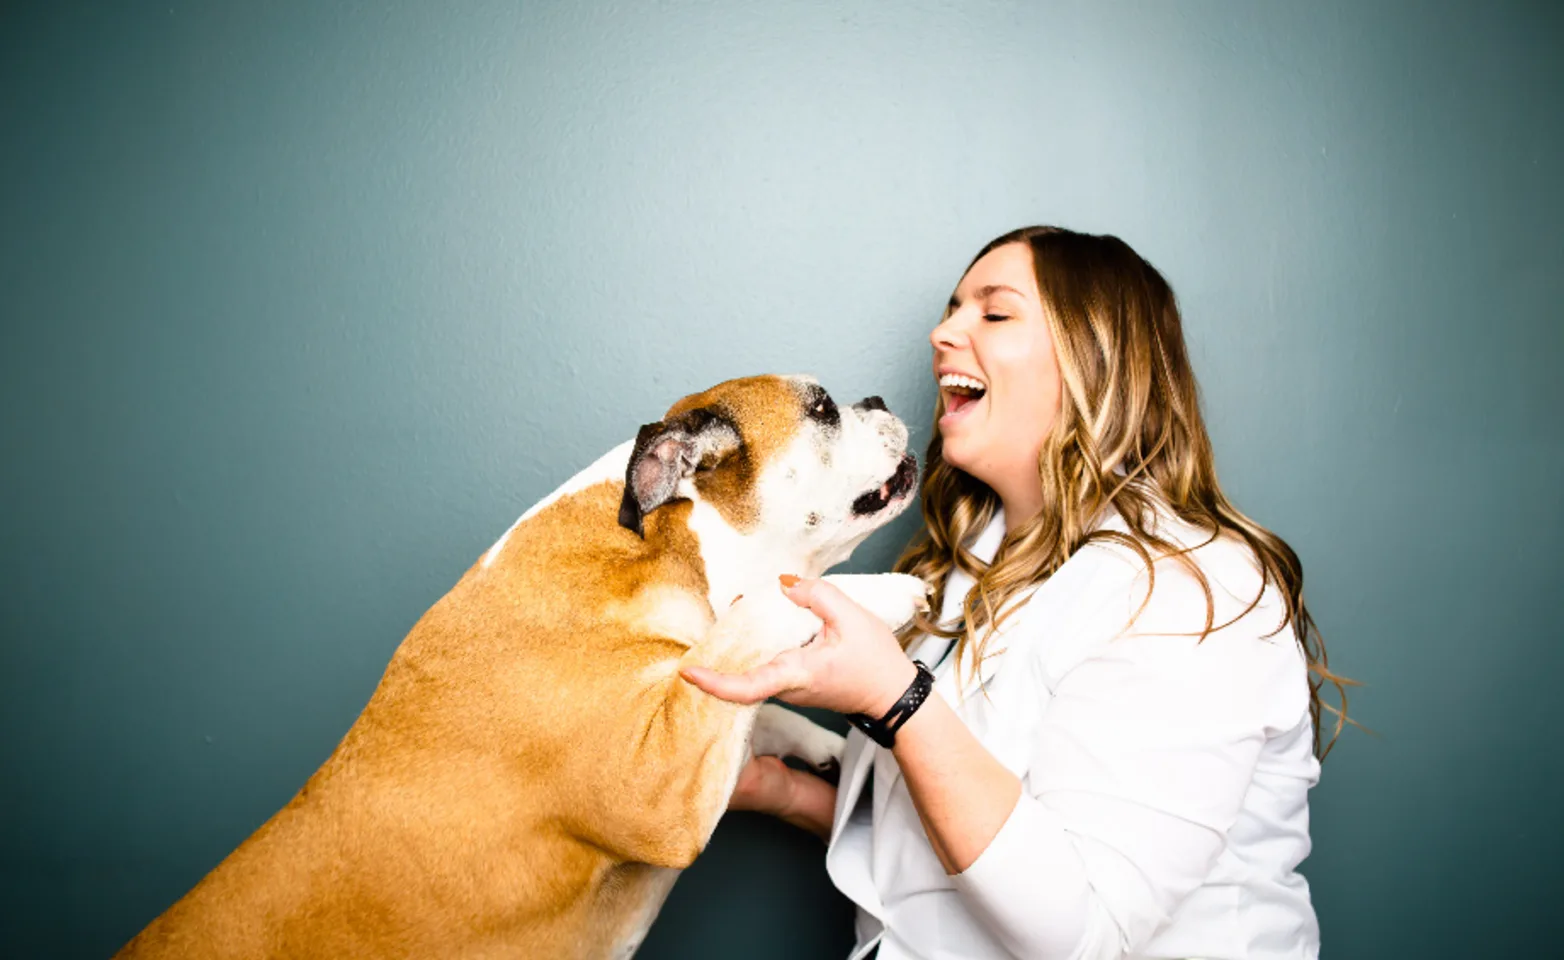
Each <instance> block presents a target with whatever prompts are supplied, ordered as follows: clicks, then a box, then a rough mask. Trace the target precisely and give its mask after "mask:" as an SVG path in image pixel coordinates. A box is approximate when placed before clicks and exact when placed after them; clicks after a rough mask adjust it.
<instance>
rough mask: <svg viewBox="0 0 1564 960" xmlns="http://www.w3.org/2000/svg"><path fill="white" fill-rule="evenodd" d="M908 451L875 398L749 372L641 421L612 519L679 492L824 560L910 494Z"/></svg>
mask: <svg viewBox="0 0 1564 960" xmlns="http://www.w3.org/2000/svg"><path fill="white" fill-rule="evenodd" d="M917 479H918V462H917V459H916V458H915V457H913V456H912V455H911V454H909V453H908V452H907V428H906V426H905V425H904V424H903V423H902V422H901V421H900V420H898V419H897V418H896V417H895V416H893V415H892V414H891V412H890V411H889V410H887V409H886V407H885V404H884V403H883V402H882V401H881V400H880V398H879V397H867V398H865V399H863V400H860V401H858V402H857V403H854V404H852V405H850V406H839V405H838V404H837V403H836V402H835V401H833V400H832V399H831V395H830V394H828V393H827V392H826V391H825V390H824V389H823V388H822V387H821V386H820V384H818V383H817V382H815V380H814V379H813V378H812V377H803V376H794V377H780V376H763V377H747V378H745V379H742V380H729V381H727V382H726V383H720V384H718V385H717V386H715V387H712V388H711V389H710V390H707V391H705V392H703V393H698V394H694V395H692V396H688V397H685V398H684V399H683V400H680V401H679V402H678V403H676V404H674V405H673V407H672V408H671V409H670V410H669V411H668V414H667V416H665V417H664V418H663V419H662V420H660V421H659V422H657V423H649V424H647V425H646V426H644V427H642V428H641V432H640V434H639V435H638V436H637V437H636V441H635V447H634V449H633V451H632V452H631V454H630V461H629V463H628V465H627V467H626V470H625V491H624V500H623V502H622V503H621V505H620V509H619V523H620V524H621V525H622V526H624V527H626V528H628V529H630V530H633V531H634V532H635V533H637V534H640V535H643V536H644V530H643V526H642V522H643V518H644V517H645V516H646V514H648V513H650V512H651V511H653V510H656V509H657V508H658V507H660V506H662V505H663V504H665V503H667V502H669V501H671V500H677V499H689V500H693V501H696V503H697V504H698V505H705V506H708V507H710V508H711V510H712V511H714V512H715V514H716V515H717V516H719V517H720V518H721V521H722V522H723V523H724V524H725V525H726V526H727V527H729V528H731V529H732V530H733V531H734V532H735V533H737V534H739V535H741V536H743V537H746V538H753V540H754V542H755V543H756V544H757V545H761V546H762V547H763V548H765V549H768V550H781V551H783V552H785V553H786V554H788V555H791V556H793V557H798V558H801V559H807V560H808V561H810V562H811V565H812V566H815V567H816V569H819V570H824V569H825V568H827V567H829V566H831V565H832V564H835V563H839V562H841V561H842V560H844V559H846V558H847V555H848V554H850V553H851V552H852V550H853V548H854V547H856V546H857V545H858V544H859V543H861V542H862V541H863V540H864V538H865V537H867V536H868V535H869V534H870V533H872V532H874V530H875V529H877V528H878V527H880V526H882V525H884V524H885V523H887V522H888V521H890V520H891V519H892V518H893V517H895V516H896V515H897V514H899V513H901V512H902V510H904V509H906V507H907V504H909V503H911V502H912V496H913V492H914V491H915V490H916V488H917Z"/></svg>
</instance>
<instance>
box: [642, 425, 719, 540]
mask: <svg viewBox="0 0 1564 960" xmlns="http://www.w3.org/2000/svg"><path fill="white" fill-rule="evenodd" d="M740 442H741V441H740V439H739V432H738V430H737V429H735V428H734V426H733V422H732V421H731V420H729V419H728V418H727V417H725V416H723V415H722V414H720V413H717V412H715V411H713V410H712V409H711V408H710V407H701V408H699V409H696V410H690V411H688V412H686V413H682V414H680V415H679V416H677V417H674V418H673V419H671V420H660V421H658V422H657V423H648V424H646V425H645V426H643V427H642V428H641V430H640V432H639V433H637V434H636V437H635V447H634V449H632V450H631V451H630V462H629V464H628V465H626V467H625V492H624V498H623V499H622V500H620V502H619V525H620V526H621V527H624V528H625V529H626V530H630V531H632V532H633V533H635V535H636V536H638V537H643V538H644V537H645V536H646V529H645V527H644V525H643V523H642V521H643V519H644V518H645V516H646V515H647V514H648V513H651V512H652V511H653V510H656V509H657V508H658V507H660V506H662V505H663V504H665V503H667V502H668V501H670V500H672V499H674V495H675V493H676V492H677V491H678V489H679V484H680V483H681V482H683V481H684V480H685V479H686V478H688V477H690V476H691V475H693V474H694V473H695V468H696V467H698V466H700V464H701V462H702V461H705V460H708V459H721V458H722V457H724V456H726V455H727V454H728V453H731V452H732V451H734V450H737V449H738V447H739V444H740Z"/></svg>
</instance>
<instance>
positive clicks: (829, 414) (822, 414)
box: [809, 394, 842, 426]
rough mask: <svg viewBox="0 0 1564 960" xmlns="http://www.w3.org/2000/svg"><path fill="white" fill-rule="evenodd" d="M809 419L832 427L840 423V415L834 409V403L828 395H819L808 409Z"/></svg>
mask: <svg viewBox="0 0 1564 960" xmlns="http://www.w3.org/2000/svg"><path fill="white" fill-rule="evenodd" d="M809 418H810V419H811V420H817V421H819V422H820V423H824V424H828V425H833V426H834V425H835V424H838V423H841V422H842V415H841V413H840V412H839V411H838V410H837V409H836V401H834V400H832V399H831V395H830V394H821V395H820V397H819V399H817V400H816V401H815V403H814V406H812V407H810V408H809Z"/></svg>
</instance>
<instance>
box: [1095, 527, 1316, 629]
mask: <svg viewBox="0 0 1564 960" xmlns="http://www.w3.org/2000/svg"><path fill="white" fill-rule="evenodd" d="M1143 526H1144V527H1146V528H1147V529H1149V530H1150V532H1151V533H1152V534H1153V535H1154V536H1156V537H1157V538H1159V539H1161V540H1162V541H1164V543H1163V544H1158V543H1155V542H1148V541H1146V540H1145V539H1143V538H1141V537H1139V536H1138V535H1137V534H1136V533H1135V532H1134V531H1133V530H1132V529H1131V528H1130V526H1129V524H1128V523H1126V522H1125V520H1124V518H1123V517H1122V516H1120V515H1119V514H1118V513H1117V512H1116V511H1114V512H1111V513H1110V514H1109V515H1108V516H1107V517H1106V519H1105V520H1104V521H1103V522H1102V523H1101V524H1099V525H1098V528H1097V530H1096V532H1095V535H1094V537H1093V538H1092V539H1091V540H1089V541H1088V542H1087V544H1086V545H1085V546H1083V547H1082V548H1081V550H1080V551H1079V554H1080V555H1081V556H1082V557H1083V559H1085V558H1089V559H1088V562H1089V563H1090V564H1092V565H1095V566H1101V567H1103V568H1105V569H1108V570H1112V571H1113V575H1114V576H1115V577H1116V579H1117V581H1118V582H1119V585H1120V586H1121V588H1122V589H1123V591H1124V593H1125V595H1126V602H1127V603H1129V604H1130V605H1131V609H1139V608H1140V607H1142V606H1143V605H1148V604H1151V603H1153V602H1155V603H1156V604H1157V606H1158V607H1159V608H1164V609H1169V610H1171V609H1173V608H1183V607H1190V606H1194V607H1198V608H1199V611H1200V614H1201V616H1200V619H1201V620H1204V619H1205V612H1206V608H1207V606H1210V607H1211V608H1212V613H1213V615H1214V616H1216V617H1217V621H1216V622H1217V623H1223V622H1225V621H1227V620H1231V619H1233V618H1234V617H1237V616H1239V615H1240V614H1244V611H1246V610H1247V611H1249V614H1245V615H1244V618H1245V619H1248V617H1249V615H1252V614H1254V613H1262V612H1270V611H1284V610H1285V600H1284V598H1283V597H1282V595H1281V593H1280V591H1279V590H1278V589H1277V587H1276V584H1275V583H1273V582H1269V581H1268V579H1267V578H1266V576H1265V571H1264V568H1263V567H1262V566H1261V564H1260V560H1259V557H1258V556H1256V554H1255V552H1254V550H1253V548H1251V547H1250V546H1249V544H1248V543H1246V542H1245V541H1244V540H1243V538H1242V537H1240V536H1239V535H1238V534H1237V533H1235V532H1233V531H1231V530H1223V529H1217V530H1213V529H1210V528H1206V527H1201V526H1199V525H1196V524H1194V523H1191V522H1189V521H1187V520H1185V519H1183V518H1182V517H1179V516H1177V515H1175V514H1173V513H1172V512H1171V511H1169V510H1167V509H1165V508H1158V509H1155V510H1154V511H1153V512H1152V513H1151V515H1149V516H1148V517H1147V518H1146V522H1145V523H1143ZM1137 545H1138V547H1139V549H1137ZM1169 545H1171V546H1169ZM1148 560H1149V561H1150V563H1149V564H1148V562H1147V561H1148ZM1257 601H1258V602H1257ZM1251 607H1252V609H1251Z"/></svg>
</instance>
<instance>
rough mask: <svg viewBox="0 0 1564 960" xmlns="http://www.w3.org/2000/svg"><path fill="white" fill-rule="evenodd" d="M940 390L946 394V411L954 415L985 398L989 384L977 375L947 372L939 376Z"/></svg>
mask: <svg viewBox="0 0 1564 960" xmlns="http://www.w3.org/2000/svg"><path fill="white" fill-rule="evenodd" d="M939 387H940V391H941V392H942V393H943V394H944V395H945V413H946V415H947V416H953V415H955V414H959V413H961V412H962V411H964V410H966V409H967V408H968V407H971V406H972V405H974V404H976V403H977V402H978V401H979V400H981V399H983V395H984V394H986V393H987V392H988V386H987V385H986V384H984V383H983V382H982V381H981V380H978V379H977V378H975V377H968V376H965V375H963V374H959V373H947V374H945V375H944V376H942V377H940V378H939Z"/></svg>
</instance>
